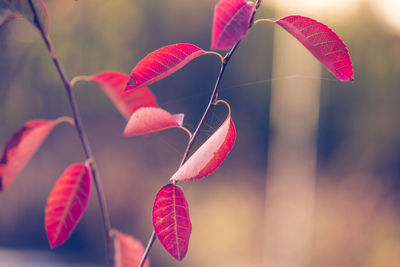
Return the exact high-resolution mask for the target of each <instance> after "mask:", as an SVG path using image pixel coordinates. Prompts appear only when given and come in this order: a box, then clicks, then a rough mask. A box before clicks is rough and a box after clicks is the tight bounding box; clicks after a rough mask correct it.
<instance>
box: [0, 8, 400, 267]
mask: <svg viewBox="0 0 400 267" xmlns="http://www.w3.org/2000/svg"><path fill="white" fill-rule="evenodd" d="M45 2H46V3H47V5H48V8H49V12H50V17H51V37H52V39H53V44H54V48H55V51H56V53H57V54H58V56H59V58H60V60H61V62H62V63H63V64H64V67H65V70H66V72H67V73H68V75H69V77H70V78H72V77H74V76H76V75H82V74H84V75H89V74H93V73H97V72H100V71H104V70H117V71H122V72H127V73H129V72H130V70H131V69H132V68H133V67H134V66H135V64H136V63H137V62H138V61H139V60H140V59H141V58H143V57H144V56H145V55H146V54H147V53H149V52H151V51H153V50H155V49H158V48H160V47H162V46H164V45H168V44H173V43H178V42H190V43H194V44H196V45H198V46H200V47H202V48H204V49H208V48H209V46H210V42H211V40H210V39H211V37H210V36H211V24H212V17H213V9H214V5H215V4H216V2H217V1H216V0H202V1H188V0H164V1H144V0H134V1H128V0H113V1H99V0H79V1H72V0H71V1H59V0H47V1H45ZM290 14H302V15H305V16H309V17H312V18H315V19H317V20H320V21H322V22H324V23H325V24H327V25H329V26H330V27H331V28H333V29H334V30H335V32H337V33H338V34H339V35H340V36H341V38H342V39H343V40H344V41H345V42H346V44H347V45H348V48H349V50H350V54H351V57H352V59H353V62H354V69H355V82H354V83H341V82H339V81H337V80H336V79H335V78H334V77H333V76H332V75H331V74H330V73H328V72H327V71H326V70H324V69H323V70H322V73H321V74H320V66H319V64H317V62H316V60H314V59H313V58H312V57H311V56H310V55H308V54H307V52H306V51H305V49H303V48H301V47H300V46H298V45H297V44H296V42H295V41H294V39H293V38H291V37H290V38H288V41H282V40H283V39H280V38H279V37H278V36H280V34H283V33H284V32H283V31H282V30H281V29H278V28H276V27H274V26H273V25H268V24H262V23H260V24H257V25H256V26H255V27H254V28H253V29H252V30H251V31H250V33H249V35H248V36H247V38H246V39H245V40H244V41H243V42H242V43H241V44H240V47H239V49H238V50H237V53H236V54H235V55H234V57H233V58H232V60H231V61H230V64H229V66H228V68H227V71H226V75H225V76H224V78H223V80H222V84H221V90H220V97H221V98H223V99H225V100H227V101H228V102H229V103H230V104H231V107H232V116H233V119H234V121H235V124H236V127H237V134H238V136H237V140H236V144H235V146H234V148H233V150H232V152H231V153H230V155H229V156H228V158H227V160H226V161H225V162H224V164H223V165H222V166H221V167H220V168H219V169H218V171H217V172H215V173H214V174H212V175H210V176H209V177H207V178H205V179H203V180H201V181H197V182H194V183H182V186H183V187H184V191H185V194H186V196H187V198H188V201H189V206H190V212H191V219H192V224H193V232H192V236H191V240H190V246H189V251H188V254H187V256H186V258H185V259H184V260H183V262H182V263H178V262H175V261H174V260H173V259H172V257H170V256H169V255H168V254H167V253H166V252H165V251H164V250H163V248H162V247H161V245H160V244H159V243H158V242H156V243H155V246H154V248H153V250H152V251H151V254H150V258H151V262H152V266H229V267H232V266H272V267H280V266H282V267H295V266H301V267H308V266H313V267H321V266H323V267H330V266H332V267H334V266H335V267H336V266H341V267H350V266H357V267H397V266H399V262H400V227H399V226H400V208H399V204H400V199H399V194H400V123H399V122H400V2H399V1H398V0H385V1H372V0H353V1H350V0H346V1H343V0H340V1H338V0H330V1H327V0H325V1H318V0H285V1H282V0H280V1H278V0H276V1H263V3H262V6H261V8H260V10H259V11H258V13H257V18H270V19H277V18H280V17H282V16H286V15H290ZM286 35H287V34H286ZM287 36H288V35H287ZM292 43H293V44H292ZM290 45H294V46H295V49H287V50H284V49H285V47H286V46H288V47H289V46H290ZM297 51H299V52H297ZM303 52H304V54H305V56H304V60H302V61H296V60H294V61H295V62H294V63H293V64H292V63H290V64H287V66H286V65H285V64H284V63H282V62H285V61H284V60H286V59H287V60H291V59H297V58H298V57H299V54H300V53H303ZM290 53H293V54H290ZM280 55H282V56H280ZM280 58H282V60H281V59H280ZM302 58H303V56H302ZM279 62H281V63H279ZM282 66H283V67H282ZM218 70H219V62H218V59H217V58H216V57H213V56H210V55H208V56H204V57H200V58H197V59H196V60H194V61H193V62H191V63H190V64H188V65H187V66H186V67H185V68H184V69H182V70H180V71H178V72H177V73H176V74H174V75H173V76H170V77H168V78H166V79H164V80H162V81H160V82H158V83H156V84H154V85H152V86H151V89H153V91H154V93H155V94H156V96H157V98H158V102H159V104H160V106H161V107H163V108H166V109H168V110H169V111H170V112H172V113H180V112H183V113H185V123H184V124H185V125H186V126H187V127H188V128H189V129H190V130H194V128H195V126H196V125H197V122H198V121H199V119H200V117H201V115H202V111H203V110H204V108H205V106H206V104H207V102H208V97H209V95H210V93H211V90H212V87H213V84H214V82H215V79H216V76H217V74H218ZM304 82H305V84H307V83H309V84H310V88H311V86H314V87H315V89H313V90H311V91H310V92H308V91H307V93H305V92H306V91H304V90H300V88H301V86H300V85H301V84H303V83H304ZM282 84H288V86H287V87H286V88H283V89H281V90H279V89H278V87H279V86H280V85H282ZM297 85H298V87H297ZM290 86H293V87H290ZM271 87H272V91H271ZM289 87H290V88H289ZM314 87H313V88H314ZM307 88H308V87H307ZM296 89H298V90H296ZM284 90H287V91H284ZM271 92H272V93H271ZM279 92H286V94H285V93H282V94H281V95H280V94H279ZM76 94H77V97H78V102H79V105H80V108H81V112H82V117H83V121H84V123H85V126H86V130H87V132H88V135H89V138H90V142H91V144H92V147H93V149H94V153H95V156H96V161H97V166H98V169H99V171H100V174H101V179H102V181H103V183H104V187H105V193H106V198H107V202H108V205H109V209H110V211H111V214H110V215H111V221H112V225H113V226H114V227H115V228H118V229H119V230H121V231H123V232H126V233H130V234H133V235H134V236H136V237H137V238H139V239H140V240H141V241H142V242H144V243H146V242H147V239H148V237H149V235H150V233H151V231H152V224H151V209H152V204H153V200H154V197H155V195H156V193H157V191H158V190H159V189H160V188H161V187H162V186H163V185H165V184H166V183H167V182H168V179H169V177H170V176H171V175H172V174H173V173H174V172H175V171H176V169H177V167H178V165H179V162H180V159H181V157H182V154H183V152H184V149H185V146H186V142H187V136H186V135H185V133H184V132H181V131H179V130H176V129H174V130H168V131H165V132H161V133H158V134H154V135H151V136H144V137H135V138H125V137H123V136H122V130H123V128H124V125H125V121H124V119H123V118H122V116H120V114H119V113H118V112H117V111H116V110H115V109H114V107H113V106H112V104H111V102H110V101H109V100H108V99H107V98H106V97H105V95H104V94H103V93H102V92H101V91H99V90H98V88H97V87H96V86H94V85H92V84H87V83H79V84H77V86H76ZM278 96H279V97H278ZM277 99H278V100H277ZM285 99H287V101H289V102H287V101H286V100H285ZM302 100H304V102H301V101H302ZM279 101H281V102H279ZM290 101H300V102H301V103H303V105H302V104H299V105H298V106H296V107H297V108H299V110H296V112H295V113H296V114H307V112H311V114H312V116H311V117H308V116H304V117H302V116H300V115H298V116H297V117H296V116H295V117H290V115H293V112H292V113H291V112H290V111H288V112H287V113H288V114H289V115H288V117H285V116H286V112H281V111H280V112H278V110H282V107H285V103H290ZM279 103H280V104H279ZM296 103H297V102H296ZM304 103H309V104H308V105H304ZM279 107H280V109H279ZM288 107H292V105H288ZM283 110H284V111H285V109H284V108H283ZM303 111H305V112H303ZM69 114H70V108H69V105H68V102H67V98H66V94H65V92H64V88H63V87H62V85H61V83H60V79H59V77H58V76H57V73H56V71H55V69H54V67H53V65H52V62H51V60H50V58H49V56H48V54H47V50H46V49H45V46H44V44H43V43H42V40H41V39H40V36H39V34H38V32H37V31H36V30H35V29H34V28H33V27H32V26H31V25H30V24H29V23H26V22H25V21H23V20H17V21H14V22H11V23H8V24H7V25H5V26H3V27H1V28H0V125H1V127H0V144H1V146H3V145H4V143H5V142H6V140H7V139H8V137H9V136H10V135H11V134H12V133H13V131H14V130H16V129H17V128H19V127H20V126H21V125H22V123H23V122H24V121H26V120H29V119H33V118H49V119H52V118H56V117H59V116H62V115H69ZM225 116H226V113H225V109H224V108H221V107H217V108H216V109H214V110H213V112H212V114H211V116H210V118H209V120H208V121H207V124H206V126H205V127H204V128H203V130H202V131H201V136H200V138H199V140H200V141H204V140H206V138H207V137H209V136H210V135H211V134H212V132H213V131H215V129H217V127H218V126H219V124H220V123H221V122H222V121H223V120H224V119H225ZM310 118H311V119H310ZM271 120H272V121H273V123H271ZM279 121H280V122H285V121H286V122H287V123H286V124H285V123H280V122H279ZM292 121H293V123H294V124H293V123H292ZM303 121H304V122H306V121H307V123H304V125H303V124H302V122H303ZM293 125H296V127H294V126H293ZM281 126H282V127H283V128H279V127H281ZM285 127H286V128H285ZM293 128H295V129H294V131H293V132H291V131H290V129H293ZM285 129H286V130H287V129H289V133H288V132H286V135H285ZM282 133H283V137H282V136H281V135H282ZM291 133H293V134H291ZM295 133H297V135H296V134H295ZM302 134H304V136H303V135H302ZM277 140H278V141H279V140H280V141H281V142H276V141H277ZM282 140H284V142H282ZM287 140H289V141H287ZM291 140H294V141H293V142H292V141H291ZM304 140H306V141H305V142H303V141H304ZM274 142H276V143H274ZM297 142H298V143H297ZM282 143H283V144H284V148H279V144H281V145H282ZM199 144H200V142H197V145H199ZM271 144H273V145H271ZM285 144H286V145H285ZM277 147H278V148H277ZM282 149H283V150H282ZM276 151H278V152H279V153H280V152H282V151H283V152H282V153H280V154H279V155H276ZM292 152H293V153H292ZM294 152H295V153H294ZM303 152H304V153H303ZM287 155H289V156H287ZM83 159H84V157H83V153H82V149H81V147H80V143H79V140H78V138H77V135H76V133H75V131H74V130H73V129H72V128H71V127H68V125H67V124H65V125H61V126H59V127H57V128H56V129H55V131H54V132H53V133H52V134H51V135H50V137H49V139H48V140H47V141H46V142H45V143H44V145H43V147H42V148H41V149H40V150H39V151H38V153H37V154H36V155H35V156H34V158H33V159H32V161H31V162H30V163H29V164H28V165H27V166H26V168H25V169H24V170H23V172H22V173H21V174H20V175H19V177H18V178H17V179H16V180H15V182H14V183H13V184H12V186H10V187H9V188H8V190H6V192H3V193H1V194H0V203H1V208H0V266H7V267H8V266H102V265H104V262H105V261H104V241H103V232H102V223H101V221H100V214H99V209H98V206H97V199H96V195H95V191H94V190H93V191H92V192H93V194H92V199H91V202H90V206H89V209H88V211H87V213H86V214H85V216H84V217H83V219H82V221H81V222H80V223H79V225H78V226H77V228H76V230H75V232H74V233H73V234H72V236H71V239H70V240H69V241H68V242H67V243H66V244H65V245H63V246H62V247H60V248H57V249H55V250H54V251H51V252H50V249H49V246H48V243H47V240H46V236H45V231H44V226H43V220H44V219H43V217H44V206H45V203H46V199H47V196H48V193H49V191H50V189H51V188H52V186H53V184H54V183H55V181H56V179H57V177H58V176H59V175H60V174H61V173H62V171H63V170H64V169H65V168H66V167H67V166H68V165H69V164H71V163H73V162H77V161H82V160H83ZM267 162H268V164H267ZM287 162H289V163H290V164H286V163H287ZM303 163H304V164H303ZM305 164H306V165H307V166H306V167H307V168H308V169H307V170H306V168H305ZM271 166H273V168H272V167H271ZM271 168H272V171H271ZM307 171H308V172H309V175H308V176H307V177H300V176H302V175H304V173H307ZM282 172H283V173H286V177H285V179H277V181H278V183H279V182H282V181H284V182H285V181H287V183H288V184H287V185H286V184H285V183H283V184H282V183H281V184H280V185H278V187H279V188H280V189H279V190H276V191H273V190H272V191H273V192H272V193H269V190H270V189H271V188H273V186H272V185H271V186H269V185H270V184H273V183H272V181H274V175H277V174H279V173H282ZM297 175H298V176H299V177H297ZM267 177H268V179H267ZM275 178H276V177H275ZM302 179H304V181H306V184H305V183H303V182H302V181H303V180H302ZM296 183H297V184H296ZM297 189H299V190H300V189H302V190H303V189H304V191H301V192H309V194H301V193H299V190H297ZM307 190H308V191H307ZM276 192H284V193H279V194H278V193H276ZM274 193H275V194H274ZM296 198H297V199H296ZM303 198H305V201H302V200H303ZM274 203H275V204H276V205H275V204H274ZM279 203H281V204H279ZM282 203H283V204H282ZM297 204H299V205H297ZM300 204H301V205H302V206H301V205H300ZM274 205H275V206H274ZM274 207H275V209H274ZM276 207H278V208H276ZM304 210H305V211H307V212H308V213H307V212H306V213H303V211H304ZM270 212H271V213H270ZM274 212H275V213H274ZM271 214H272V215H274V214H278V216H272V215H271ZM297 214H299V216H297ZM303 217H304V218H305V219H304V220H303V221H302V222H300V223H298V221H297V218H303ZM279 218H283V219H282V220H281V221H279ZM271 221H274V222H273V223H272V225H273V226H271V224H270V223H269V222H271ZM304 222H306V223H304ZM302 223H304V225H305V229H304V231H303V229H302V225H303V224H302ZM285 229H286V230H288V229H292V230H294V231H292V232H290V231H289V233H284V232H285ZM281 231H282V233H284V234H279V233H281ZM299 233H300V234H299ZM304 233H305V234H304ZM269 237H271V238H269ZM303 239H304V240H306V242H304V243H302V242H303V241H304V240H303ZM271 240H273V245H271ZM274 244H276V246H274ZM302 250H303V251H304V253H297V252H298V251H302Z"/></svg>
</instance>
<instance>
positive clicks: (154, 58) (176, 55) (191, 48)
mask: <svg viewBox="0 0 400 267" xmlns="http://www.w3.org/2000/svg"><path fill="white" fill-rule="evenodd" d="M205 53H206V52H205V51H204V50H203V49H201V48H199V47H197V46H195V45H193V44H174V45H168V46H164V47H162V48H160V49H158V50H156V51H154V52H151V53H150V54H148V55H147V56H145V57H144V58H143V59H142V60H141V61H140V62H139V63H138V64H137V65H136V66H135V68H133V70H132V72H131V78H130V80H129V82H128V84H127V85H126V88H125V90H132V89H135V88H140V87H143V86H147V85H149V84H152V83H154V82H156V81H159V80H161V79H163V78H165V77H167V76H168V75H170V74H172V73H174V72H175V71H177V70H179V69H180V68H182V67H183V66H184V65H186V64H187V63H189V62H190V61H191V60H193V59H194V58H196V57H198V56H200V55H203V54H205Z"/></svg>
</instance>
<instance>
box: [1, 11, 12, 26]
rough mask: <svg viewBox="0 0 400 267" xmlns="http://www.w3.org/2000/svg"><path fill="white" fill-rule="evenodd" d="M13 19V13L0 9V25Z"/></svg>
mask: <svg viewBox="0 0 400 267" xmlns="http://www.w3.org/2000/svg"><path fill="white" fill-rule="evenodd" d="M14 18H15V14H14V12H12V11H11V10H9V9H5V8H0V25H2V24H4V23H6V22H8V21H10V20H12V19H14Z"/></svg>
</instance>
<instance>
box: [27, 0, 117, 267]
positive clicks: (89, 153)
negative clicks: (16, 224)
mask: <svg viewBox="0 0 400 267" xmlns="http://www.w3.org/2000/svg"><path fill="white" fill-rule="evenodd" d="M28 2H29V5H30V8H31V10H32V13H33V16H34V22H35V25H36V27H37V28H38V29H39V31H40V34H41V36H42V38H43V41H44V43H45V44H46V47H47V50H48V51H49V53H50V56H51V58H52V60H53V63H54V65H55V67H56V69H57V72H58V74H59V76H60V78H61V80H62V83H63V85H64V87H65V90H66V91H67V95H68V100H69V103H70V105H71V109H72V115H73V118H74V122H75V128H76V131H77V132H78V135H79V138H80V140H81V143H82V147H83V150H84V153H85V155H86V158H87V159H90V160H92V162H94V157H93V152H92V149H91V147H90V145H89V141H88V138H87V135H86V132H85V130H84V128H83V124H82V120H81V116H80V113H79V108H78V104H77V101H76V97H75V94H74V92H73V91H72V89H71V85H70V83H69V81H68V78H67V75H66V74H65V71H64V69H63V67H62V65H61V63H60V62H59V61H58V58H57V56H56V55H55V53H54V51H53V47H52V45H51V41H50V38H49V37H48V36H47V34H46V33H45V32H44V29H43V27H42V25H41V24H40V21H39V19H38V15H37V12H36V9H35V7H34V5H33V3H32V0H28ZM91 172H92V178H93V181H94V184H95V188H96V191H97V198H98V201H99V206H100V210H101V215H102V221H103V226H104V234H105V239H106V254H107V263H108V266H110V267H112V266H114V263H113V256H112V255H113V253H112V243H111V238H110V235H109V232H110V230H111V222H110V216H109V214H108V209H107V205H106V200H105V197H104V192H103V188H102V184H101V181H100V179H99V177H98V173H97V170H96V168H95V164H91Z"/></svg>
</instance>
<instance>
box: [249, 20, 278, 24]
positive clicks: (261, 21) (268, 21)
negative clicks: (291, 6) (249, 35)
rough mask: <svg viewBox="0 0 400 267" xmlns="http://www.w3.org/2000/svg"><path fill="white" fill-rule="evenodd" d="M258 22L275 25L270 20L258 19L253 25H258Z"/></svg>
mask: <svg viewBox="0 0 400 267" xmlns="http://www.w3.org/2000/svg"><path fill="white" fill-rule="evenodd" d="M259 22H269V23H275V21H274V20H272V19H258V20H256V21H254V23H253V25H256V24H257V23H259Z"/></svg>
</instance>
